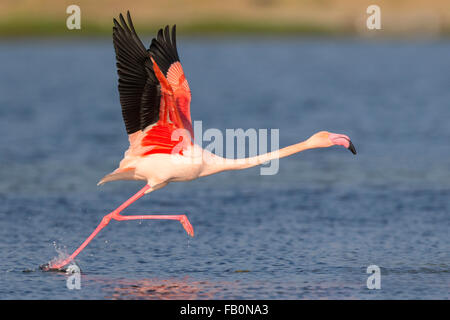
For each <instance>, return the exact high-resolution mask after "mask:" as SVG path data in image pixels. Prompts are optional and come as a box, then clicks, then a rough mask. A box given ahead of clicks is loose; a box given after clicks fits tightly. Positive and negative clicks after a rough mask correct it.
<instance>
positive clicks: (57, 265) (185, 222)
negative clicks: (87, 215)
mask: <svg viewBox="0 0 450 320" xmlns="http://www.w3.org/2000/svg"><path fill="white" fill-rule="evenodd" d="M150 188H151V187H150V186H149V185H146V186H145V187H143V188H142V189H141V190H139V191H138V192H137V193H136V194H135V195H134V196H132V197H131V198H130V199H128V200H127V201H125V202H124V203H122V204H121V205H120V206H119V207H118V208H117V209H116V210H114V211H113V212H111V213H109V214H107V215H106V216H104V217H103V219H102V221H101V222H100V224H99V225H98V226H97V228H95V230H94V231H93V232H92V233H91V235H90V236H89V237H88V238H87V239H86V240H84V242H83V243H82V244H81V245H80V246H79V247H78V249H77V250H75V251H74V252H73V253H72V254H71V255H70V256H69V257H67V258H66V259H64V260H63V261H57V262H55V263H50V264H48V265H44V266H41V268H42V269H44V270H56V269H60V268H62V267H64V266H65V265H66V264H68V263H69V262H70V261H72V260H73V259H74V258H75V257H76V256H77V255H78V254H79V253H80V252H81V251H82V250H83V249H84V248H85V247H86V246H87V245H88V243H89V242H91V240H92V239H94V237H95V236H96V235H97V234H98V233H99V232H100V230H102V229H103V228H104V227H106V226H107V225H108V224H109V222H110V221H111V219H114V220H117V221H124V220H141V219H166V220H178V221H180V222H181V224H182V225H183V227H184V229H185V230H186V232H187V233H188V234H189V235H190V236H192V237H193V236H194V229H193V228H192V225H191V223H190V222H189V220H188V219H187V217H186V216H185V215H137V216H122V215H121V214H120V212H122V211H123V210H124V209H125V208H126V207H128V206H129V205H130V204H132V203H133V202H135V201H136V200H138V199H139V198H141V197H142V196H143V195H144V194H145V192H146V191H147V190H149V189H150Z"/></svg>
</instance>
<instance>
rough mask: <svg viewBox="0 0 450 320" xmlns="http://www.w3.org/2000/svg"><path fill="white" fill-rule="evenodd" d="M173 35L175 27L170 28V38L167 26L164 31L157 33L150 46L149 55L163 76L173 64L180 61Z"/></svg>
mask: <svg viewBox="0 0 450 320" xmlns="http://www.w3.org/2000/svg"><path fill="white" fill-rule="evenodd" d="M175 33H176V26H175V25H174V26H173V28H172V37H171V35H170V32H169V26H166V27H165V28H164V30H163V29H160V30H159V31H158V35H157V36H156V39H153V40H152V43H151V45H150V53H151V55H152V57H153V59H155V61H156V63H157V64H158V67H159V68H160V69H161V71H162V72H163V73H164V75H167V71H169V68H170V66H171V65H172V64H173V63H175V62H179V61H180V58H179V56H178V51H177V44H176V36H175Z"/></svg>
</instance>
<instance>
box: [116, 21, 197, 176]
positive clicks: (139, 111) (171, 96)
mask: <svg viewBox="0 0 450 320" xmlns="http://www.w3.org/2000/svg"><path fill="white" fill-rule="evenodd" d="M113 42H114V49H115V52H116V61H117V73H118V76H119V95H120V103H121V106H122V116H123V120H124V122H125V127H126V131H127V133H128V137H129V141H130V147H129V148H128V150H127V151H126V152H125V157H124V159H123V160H122V161H121V163H120V166H119V168H118V170H119V171H122V172H123V171H126V170H129V169H133V168H134V167H135V164H136V160H138V159H139V158H140V157H143V156H146V155H149V154H155V153H166V154H168V153H171V152H172V150H173V149H174V147H175V146H176V145H178V144H179V142H180V141H183V146H185V143H187V142H190V143H192V141H188V140H189V139H185V138H184V137H182V138H178V140H174V139H173V132H174V131H175V130H177V129H179V128H182V129H186V130H188V131H189V133H190V134H191V137H190V138H193V132H192V124H191V116H190V101H191V93H190V89H189V85H188V83H187V80H186V78H185V76H184V72H183V68H182V67H181V63H180V59H179V56H178V52H177V46H176V27H175V26H174V27H173V28H172V32H169V26H166V27H165V29H164V30H163V29H160V30H159V32H158V34H157V37H156V38H154V39H153V40H152V42H151V45H150V48H149V49H146V48H145V47H144V45H143V44H142V42H141V40H140V39H139V37H138V35H137V33H136V31H135V29H134V26H133V22H132V20H131V16H130V12H127V21H125V19H124V17H123V15H122V14H120V15H119V21H117V20H116V19H114V27H113ZM188 138H189V137H188ZM180 153H181V154H182V150H181V151H180Z"/></svg>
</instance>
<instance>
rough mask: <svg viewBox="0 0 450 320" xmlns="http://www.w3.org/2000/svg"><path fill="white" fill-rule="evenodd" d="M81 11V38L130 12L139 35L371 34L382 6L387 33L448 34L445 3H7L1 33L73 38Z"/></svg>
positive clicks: (449, 6) (0, 8) (0, 9)
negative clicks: (371, 21) (69, 26)
mask: <svg viewBox="0 0 450 320" xmlns="http://www.w3.org/2000/svg"><path fill="white" fill-rule="evenodd" d="M71 4H76V5H78V6H80V7H81V8H82V20H83V25H82V31H81V32H79V33H78V35H105V34H110V32H111V17H114V16H117V15H118V14H119V13H120V12H125V11H126V10H131V11H132V12H133V17H134V19H135V22H136V25H137V26H138V27H139V29H140V30H141V32H144V31H154V30H156V29H157V28H159V27H160V26H161V25H165V24H174V23H176V24H178V25H179V26H180V32H183V33H263V34H267V33H294V34H299V33H301V34H360V33H362V34H367V29H366V27H365V20H366V15H365V12H366V9H367V7H368V6H369V5H372V4H376V5H378V6H380V8H382V11H383V12H382V15H383V17H382V19H383V34H384V35H401V36H410V37H414V36H417V35H418V34H420V35H428V36H431V35H448V34H449V33H450V3H449V2H448V1H446V0H377V1H374V0H243V1H241V0H229V1H217V0H191V1H189V0H170V1H158V0H130V1H120V0H98V1H89V0H80V1H75V2H74V1H67V0H20V1H16V0H3V1H2V2H1V4H0V18H1V22H0V35H3V36H17V35H25V36H26V35H69V34H68V33H67V30H65V28H64V24H63V23H62V21H65V20H66V18H67V14H66V8H67V6H69V5H71Z"/></svg>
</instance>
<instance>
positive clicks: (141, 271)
mask: <svg viewBox="0 0 450 320" xmlns="http://www.w3.org/2000/svg"><path fill="white" fill-rule="evenodd" d="M146 40H148V38H146ZM179 50H180V56H181V58H182V62H183V65H184V69H185V72H186V74H187V77H188V80H189V83H190V87H191V90H192V95H193V100H192V118H193V119H197V120H202V121H203V128H204V130H205V129H207V128H218V129H221V130H225V129H226V128H244V129H247V128H256V129H258V128H278V129H280V146H286V145H289V144H293V143H296V142H298V141H301V140H304V139H306V138H307V137H309V136H310V135H311V134H313V133H314V132H317V131H320V130H328V131H332V132H338V133H346V134H348V135H349V136H350V137H351V138H352V140H353V142H354V144H355V146H356V148H357V150H358V155H357V156H353V155H352V154H351V153H350V152H348V151H347V150H344V149H340V148H337V147H335V148H330V149H323V150H310V151H306V152H304V153H301V154H298V155H294V156H292V157H289V158H286V159H282V160H281V162H280V170H279V172H278V174H276V175H274V176H261V175H260V174H259V172H260V171H259V168H253V169H249V170H247V171H240V172H227V173H221V174H218V175H215V176H210V177H206V178H202V179H199V180H196V181H193V182H188V183H178V184H177V183H173V184H171V185H169V186H168V187H166V188H164V189H162V190H159V191H157V192H155V193H152V194H151V195H149V196H147V197H145V198H144V199H141V200H139V201H138V202H136V203H135V204H133V205H132V206H131V207H130V208H129V209H127V211H126V212H127V213H130V214H133V213H134V214H136V213H140V214H146V213H148V214H157V213H185V214H187V215H188V217H189V219H190V221H191V222H192V224H193V226H194V229H195V234H196V235H195V237H194V238H189V237H188V236H187V235H186V233H185V232H184V230H183V229H182V227H181V225H180V224H179V223H178V222H174V221H128V222H116V221H113V222H111V223H110V225H108V226H107V228H105V229H104V230H102V231H101V233H100V234H99V235H98V236H97V237H96V238H95V239H94V240H93V241H92V242H91V243H90V244H89V246H88V247H87V248H86V249H85V250H84V251H83V252H82V253H81V254H80V255H79V256H78V258H77V261H76V262H77V264H78V265H79V266H80V268H81V270H82V275H81V290H69V289H68V288H67V286H66V280H67V278H68V275H66V274H64V273H50V272H42V271H39V270H38V266H39V265H40V264H43V263H46V262H48V261H50V260H51V259H53V258H55V257H57V256H58V254H59V253H58V252H64V251H66V252H67V253H71V252H72V251H73V250H74V249H76V248H77V247H78V245H79V244H80V243H81V242H82V241H83V240H84V239H85V238H86V237H87V236H88V235H89V234H90V233H91V231H92V230H93V229H94V228H95V227H96V226H97V224H98V223H99V221H100V220H101V218H102V217H103V215H105V214H106V213H108V212H110V211H111V210H113V209H114V208H116V207H117V206H118V205H120V204H121V203H122V202H123V201H125V200H126V199H127V198H128V197H129V196H131V195H132V194H134V193H135V192H136V191H137V190H138V189H140V188H141V187H142V186H143V184H142V183H139V182H114V183H110V184H106V185H104V186H102V187H97V186H96V183H97V181H98V180H99V179H100V178H101V177H102V176H103V175H104V174H106V173H108V172H110V171H112V170H113V169H115V168H116V166H117V164H118V162H119V161H120V159H121V157H122V154H123V152H124V150H125V149H126V147H127V143H128V142H127V137H126V134H125V130H124V126H123V123H122V120H121V114H120V105H119V100H118V93H117V87H116V85H117V83H116V81H117V76H116V70H115V67H114V52H113V47H112V43H111V41H110V40H109V39H93V40H83V41H82V40H42V41H38V40H22V41H6V40H3V41H1V42H0V61H1V62H0V137H1V139H0V141H1V153H0V163H1V166H0V201H1V206H0V217H1V218H0V219H1V228H0V246H1V249H0V298H1V299H79V298H83V299H111V298H116V299H134V298H145V299H170V298H184V299H191V298H198V299H203V298H225V299H228V298H230V299H234V298H242V299H317V298H327V299H358V298H359V299H448V298H449V288H450V257H449V227H450V143H449V141H450V122H449V120H450V59H448V57H449V52H450V43H449V42H448V41H447V42H445V41H444V42H441V41H417V42H412V41H411V42H400V41H394V40H391V41H387V40H386V41H374V42H366V41H362V40H354V39H339V40H329V39H295V38H282V39H267V38H264V39H248V38H236V39H233V38H224V39H221V40H212V39H206V40H201V39H196V38H186V37H185V38H182V39H181V41H180V43H179ZM372 264H375V265H378V266H379V267H380V268H381V289H380V290H369V289H368V288H367V287H366V280H367V277H368V276H369V275H368V274H367V273H366V268H367V267H368V266H369V265H372ZM24 271H26V272H24Z"/></svg>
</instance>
